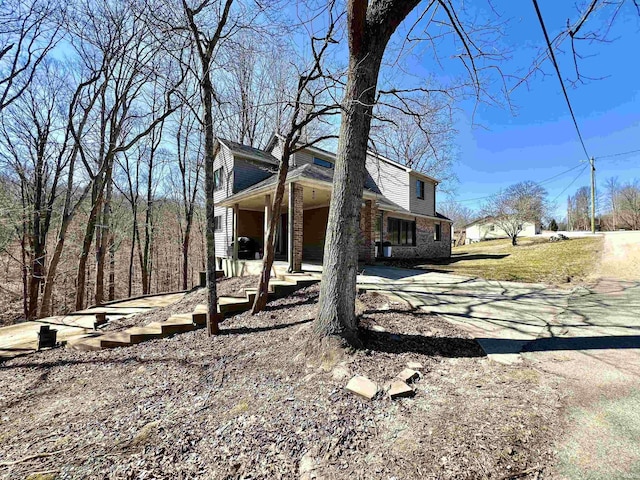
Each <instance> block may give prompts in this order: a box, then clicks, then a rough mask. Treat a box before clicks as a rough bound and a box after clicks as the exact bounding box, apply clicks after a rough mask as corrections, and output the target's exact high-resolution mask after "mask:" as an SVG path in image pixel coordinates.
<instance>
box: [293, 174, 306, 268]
mask: <svg viewBox="0 0 640 480" xmlns="http://www.w3.org/2000/svg"><path fill="white" fill-rule="evenodd" d="M291 185H292V186H293V271H294V272H299V271H301V270H302V248H303V245H304V235H303V232H304V199H303V194H304V189H303V187H302V185H298V184H297V183H292V184H291Z"/></svg>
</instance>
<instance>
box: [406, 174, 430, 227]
mask: <svg viewBox="0 0 640 480" xmlns="http://www.w3.org/2000/svg"><path fill="white" fill-rule="evenodd" d="M416 180H422V181H423V182H424V199H421V198H418V196H417V188H416ZM435 193H436V186H435V184H434V183H433V182H430V181H429V180H427V179H425V178H423V177H418V176H416V175H409V199H410V206H411V208H410V209H409V210H411V212H413V213H420V214H422V215H430V216H432V217H433V216H435V214H436V206H435Z"/></svg>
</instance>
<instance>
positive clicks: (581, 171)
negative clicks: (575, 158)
mask: <svg viewBox="0 0 640 480" xmlns="http://www.w3.org/2000/svg"><path fill="white" fill-rule="evenodd" d="M588 166H589V165H584V166H583V167H582V170H580V171H579V172H578V175H576V176H575V178H574V179H573V180H571V182H570V183H569V185H567V186H566V187H564V189H563V190H562V191H561V192H560V193H559V194H558V195H556V197H555V198H554V199H553V200H551V203H555V201H556V200H557V199H558V198H560V196H561V195H562V194H563V193H564V192H566V191H567V190H569V188H571V185H573V184H574V183H576V180H578V178H580V175H582V174H583V173H584V171H585V170H586V169H587V167H588Z"/></svg>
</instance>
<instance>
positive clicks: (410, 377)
mask: <svg viewBox="0 0 640 480" xmlns="http://www.w3.org/2000/svg"><path fill="white" fill-rule="evenodd" d="M398 378H399V379H400V380H402V381H403V382H406V383H413V382H415V381H416V380H418V379H419V378H420V372H418V371H416V370H412V369H410V368H405V369H404V370H402V371H401V372H400V373H399V374H398Z"/></svg>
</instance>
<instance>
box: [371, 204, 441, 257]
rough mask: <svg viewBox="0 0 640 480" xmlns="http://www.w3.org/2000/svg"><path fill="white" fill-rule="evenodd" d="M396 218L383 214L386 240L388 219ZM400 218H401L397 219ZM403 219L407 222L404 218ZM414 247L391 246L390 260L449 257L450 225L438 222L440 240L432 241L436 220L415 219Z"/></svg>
mask: <svg viewBox="0 0 640 480" xmlns="http://www.w3.org/2000/svg"><path fill="white" fill-rule="evenodd" d="M389 217H392V218H396V217H395V216H394V215H393V214H389V213H387V212H385V213H384V218H383V222H382V223H383V227H382V228H383V234H384V239H385V240H388V231H387V230H388V227H389V222H388V218H389ZM397 218H402V217H397ZM405 219H407V220H409V219H408V218H406V217H405ZM411 220H413V219H411ZM415 220H416V246H415V247H414V246H412V245H408V246H404V245H392V246H391V258H443V257H445V258H446V257H450V256H451V224H450V223H449V222H445V221H442V222H440V225H441V230H440V240H439V241H436V240H434V235H435V229H436V227H435V224H436V223H437V220H431V219H429V218H423V217H416V218H415Z"/></svg>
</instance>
